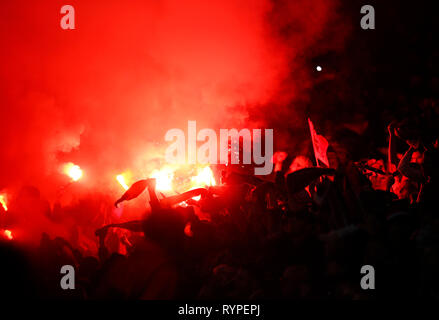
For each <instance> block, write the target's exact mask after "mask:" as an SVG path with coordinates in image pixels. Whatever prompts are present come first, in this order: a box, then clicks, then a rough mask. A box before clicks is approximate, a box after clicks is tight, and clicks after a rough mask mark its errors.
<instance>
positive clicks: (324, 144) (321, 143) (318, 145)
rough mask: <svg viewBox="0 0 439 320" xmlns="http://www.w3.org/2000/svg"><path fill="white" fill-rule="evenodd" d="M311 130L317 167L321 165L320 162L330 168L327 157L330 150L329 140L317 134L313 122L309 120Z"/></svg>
mask: <svg viewBox="0 0 439 320" xmlns="http://www.w3.org/2000/svg"><path fill="white" fill-rule="evenodd" d="M308 124H309V130H310V132H311V140H312V146H313V149H314V154H315V156H316V161H317V166H318V165H319V161H321V162H322V163H323V164H325V165H326V166H327V167H329V161H328V156H327V155H326V151H327V150H328V146H329V143H328V140H326V139H325V137H324V136H321V135H319V134H317V132H316V130H315V129H314V125H313V123H312V122H311V120H310V119H309V118H308Z"/></svg>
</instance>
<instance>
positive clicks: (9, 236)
mask: <svg viewBox="0 0 439 320" xmlns="http://www.w3.org/2000/svg"><path fill="white" fill-rule="evenodd" d="M3 237H5V238H6V239H8V240H12V239H14V237H13V236H12V232H11V230H3Z"/></svg>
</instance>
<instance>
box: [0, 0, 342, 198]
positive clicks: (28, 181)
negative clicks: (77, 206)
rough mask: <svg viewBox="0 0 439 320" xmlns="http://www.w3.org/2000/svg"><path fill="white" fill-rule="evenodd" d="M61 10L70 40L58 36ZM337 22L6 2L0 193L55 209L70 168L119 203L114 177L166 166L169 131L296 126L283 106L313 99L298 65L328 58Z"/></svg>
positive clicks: (200, 6) (313, 6) (323, 5)
mask: <svg viewBox="0 0 439 320" xmlns="http://www.w3.org/2000/svg"><path fill="white" fill-rule="evenodd" d="M64 4H70V5H72V6H73V7H74V8H75V11H76V23H75V24H76V29H75V30H62V29H61V28H60V19H61V14H60V9H61V7H62V6H63V5H64ZM336 10H337V6H336V1H332V0H331V1H326V0H313V1H311V0H299V1H268V0H249V1H226V0H214V1H202V0H189V1H180V0H161V1H159V0H157V1H155V0H151V1H128V2H127V1H72V2H68V3H64V1H54V0H50V1H49V0H46V1H36V0H34V1H23V0H14V1H2V2H1V3H0V42H1V44H0V46H1V48H2V49H1V50H0V84H1V85H0V99H1V100H0V101H1V116H0V119H1V120H0V121H1V126H0V139H1V148H2V153H1V157H0V168H1V170H0V190H1V189H2V188H8V189H14V188H19V187H21V186H22V185H34V186H36V187H38V188H39V189H40V191H41V194H42V196H44V197H47V198H49V200H51V201H53V199H55V198H56V195H57V193H58V191H59V188H60V186H62V185H63V184H65V183H66V182H67V181H66V180H65V179H66V178H65V177H64V176H63V175H62V174H61V172H60V166H62V165H63V164H64V163H66V162H72V163H75V164H78V165H79V166H80V167H81V169H82V170H84V178H83V179H81V181H80V183H83V185H86V186H87V188H89V189H96V188H99V189H100V191H105V190H106V189H111V188H109V187H110V186H113V187H114V188H116V190H117V192H120V186H119V185H118V184H117V181H116V180H115V176H116V175H117V174H119V173H121V172H123V171H124V170H126V169H141V168H142V167H145V166H147V165H148V163H149V162H150V161H151V160H152V159H154V158H156V157H158V158H160V157H161V156H163V155H161V154H160V152H159V151H158V150H157V146H158V144H163V143H164V134H165V132H166V130H168V129H171V128H182V129H184V128H185V127H186V125H187V121H188V120H196V121H197V125H198V126H199V128H201V127H213V128H217V127H220V126H221V127H223V128H231V127H242V126H245V125H248V126H251V125H252V124H250V123H249V122H253V125H259V126H261V125H263V124H264V121H263V120H264V118H265V117H267V119H276V117H277V116H276V115H280V116H282V115H287V116H288V117H290V116H291V115H294V111H293V112H292V111H291V110H289V111H288V112H287V111H285V110H282V106H283V107H284V108H285V105H286V104H288V103H291V102H292V101H294V99H297V98H298V97H302V96H304V95H306V90H307V88H309V87H310V86H311V85H312V82H310V78H309V72H310V71H308V69H307V67H305V66H304V61H305V58H304V56H305V55H306V54H307V53H310V52H311V51H314V50H317V51H324V50H326V49H328V48H327V47H328V41H322V45H319V44H318V42H319V41H320V40H322V36H323V35H324V34H325V32H327V31H328V28H333V27H334V25H333V23H334V21H336V14H335V12H336ZM330 43H331V44H330V46H339V45H340V44H339V43H336V42H330ZM273 104H274V105H276V106H278V107H279V109H278V110H276V109H275V110H273V109H272V107H269V106H272V105H273ZM273 111H274V112H273ZM276 121H277V120H276ZM283 121H286V124H285V123H284V124H282V125H283V126H288V120H285V119H283ZM289 121H293V119H291V117H290V119H289ZM270 125H271V123H270ZM274 130H275V136H274V138H275V139H276V128H274ZM159 150H160V149H159ZM82 180H84V181H82Z"/></svg>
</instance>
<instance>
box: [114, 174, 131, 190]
mask: <svg viewBox="0 0 439 320" xmlns="http://www.w3.org/2000/svg"><path fill="white" fill-rule="evenodd" d="M116 180H117V182H119V183H120V185H121V186H122V188H124V189H125V190H128V188H129V187H128V185H127V184H126V182H125V177H124V176H123V175H122V174H118V175H117V176H116Z"/></svg>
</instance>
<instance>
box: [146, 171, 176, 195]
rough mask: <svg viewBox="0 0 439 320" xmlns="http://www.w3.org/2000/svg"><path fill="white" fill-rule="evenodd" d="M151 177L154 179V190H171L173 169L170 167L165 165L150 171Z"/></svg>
mask: <svg viewBox="0 0 439 320" xmlns="http://www.w3.org/2000/svg"><path fill="white" fill-rule="evenodd" d="M151 178H155V179H156V190H158V191H172V179H173V178H174V171H173V170H172V169H171V168H168V167H165V168H163V169H160V170H155V171H153V172H152V174H151Z"/></svg>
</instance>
